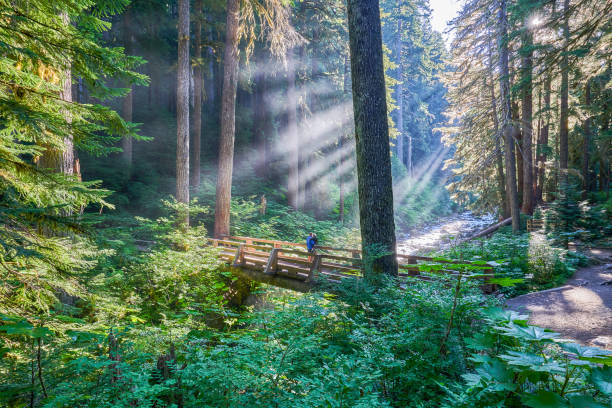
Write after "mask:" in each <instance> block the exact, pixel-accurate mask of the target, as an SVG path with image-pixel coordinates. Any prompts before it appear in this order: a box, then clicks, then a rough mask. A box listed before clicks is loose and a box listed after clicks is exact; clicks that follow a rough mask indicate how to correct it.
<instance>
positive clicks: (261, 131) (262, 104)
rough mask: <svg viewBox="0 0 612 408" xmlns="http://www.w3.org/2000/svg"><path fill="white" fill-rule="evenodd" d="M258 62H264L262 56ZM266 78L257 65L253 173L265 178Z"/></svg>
mask: <svg viewBox="0 0 612 408" xmlns="http://www.w3.org/2000/svg"><path fill="white" fill-rule="evenodd" d="M258 62H259V63H260V64H263V63H264V59H263V58H259V61H258ZM266 93H267V79H266V74H265V73H264V72H263V69H262V68H261V66H259V67H257V72H256V74H255V89H254V101H255V106H254V107H253V117H254V119H253V136H254V139H255V140H254V142H255V174H256V175H257V176H258V177H261V178H266V176H267V163H266V122H267V121H268V119H269V118H268V115H267V103H266V102H267V101H266Z"/></svg>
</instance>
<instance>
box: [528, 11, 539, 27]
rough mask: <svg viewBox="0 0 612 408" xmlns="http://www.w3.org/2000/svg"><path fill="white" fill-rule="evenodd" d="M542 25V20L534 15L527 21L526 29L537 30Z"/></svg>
mask: <svg viewBox="0 0 612 408" xmlns="http://www.w3.org/2000/svg"><path fill="white" fill-rule="evenodd" d="M542 23H543V20H542V18H541V17H540V16H539V15H537V14H534V15H533V16H531V17H530V18H529V20H528V21H527V27H529V28H531V29H533V28H538V27H539V26H541V25H542Z"/></svg>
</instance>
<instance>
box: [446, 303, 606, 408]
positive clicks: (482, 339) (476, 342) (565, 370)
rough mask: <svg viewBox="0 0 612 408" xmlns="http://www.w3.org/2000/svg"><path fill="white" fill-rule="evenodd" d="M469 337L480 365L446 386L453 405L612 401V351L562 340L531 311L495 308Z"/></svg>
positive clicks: (587, 406)
mask: <svg viewBox="0 0 612 408" xmlns="http://www.w3.org/2000/svg"><path fill="white" fill-rule="evenodd" d="M484 316H485V319H486V321H487V323H488V324H487V325H486V330H485V331H483V332H481V333H478V334H477V335H475V336H473V337H472V338H471V339H469V340H468V341H467V346H468V348H469V349H471V350H472V356H471V358H470V360H471V361H472V362H473V363H474V365H475V367H474V370H473V371H471V372H469V373H467V374H464V375H463V378H464V382H463V383H460V384H458V385H456V386H455V387H444V388H445V389H446V390H447V392H448V394H449V398H448V401H449V402H448V404H447V406H448V407H500V408H501V407H533V408H570V407H573V408H604V407H609V406H610V404H612V351H608V350H603V349H599V348H596V347H587V346H583V345H580V344H577V343H574V342H570V341H567V340H562V339H559V334H558V333H554V332H551V331H549V330H545V329H542V328H540V327H536V326H530V325H528V324H527V323H526V321H527V320H526V319H527V316H523V315H519V314H517V313H515V312H512V311H504V310H502V309H499V308H491V309H488V310H486V311H485V312H484Z"/></svg>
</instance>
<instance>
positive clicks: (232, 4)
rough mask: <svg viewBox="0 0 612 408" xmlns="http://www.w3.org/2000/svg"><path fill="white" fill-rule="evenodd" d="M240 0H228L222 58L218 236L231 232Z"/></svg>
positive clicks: (216, 205) (216, 209) (217, 200)
mask: <svg viewBox="0 0 612 408" xmlns="http://www.w3.org/2000/svg"><path fill="white" fill-rule="evenodd" d="M239 19H240V0H227V24H226V34H225V55H224V59H223V91H222V92H223V95H222V97H221V135H220V142H219V172H218V175H217V199H216V203H215V236H216V237H220V236H222V235H229V232H230V204H231V200H232V172H233V166H234V137H235V130H236V129H235V128H236V88H237V85H238V77H237V73H238V23H239Z"/></svg>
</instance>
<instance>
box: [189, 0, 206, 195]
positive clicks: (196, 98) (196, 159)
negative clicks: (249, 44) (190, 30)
mask: <svg viewBox="0 0 612 408" xmlns="http://www.w3.org/2000/svg"><path fill="white" fill-rule="evenodd" d="M202 6H203V5H202V0H195V3H194V5H193V7H194V9H195V25H194V28H195V35H194V40H195V43H194V45H193V51H194V60H195V66H194V68H193V128H192V130H191V131H192V133H193V137H192V140H193V148H192V149H191V152H192V160H191V173H190V174H191V186H192V187H194V188H196V189H197V188H198V187H200V155H201V150H202V149H201V141H202V19H203V18H204V16H203V15H202Z"/></svg>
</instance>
